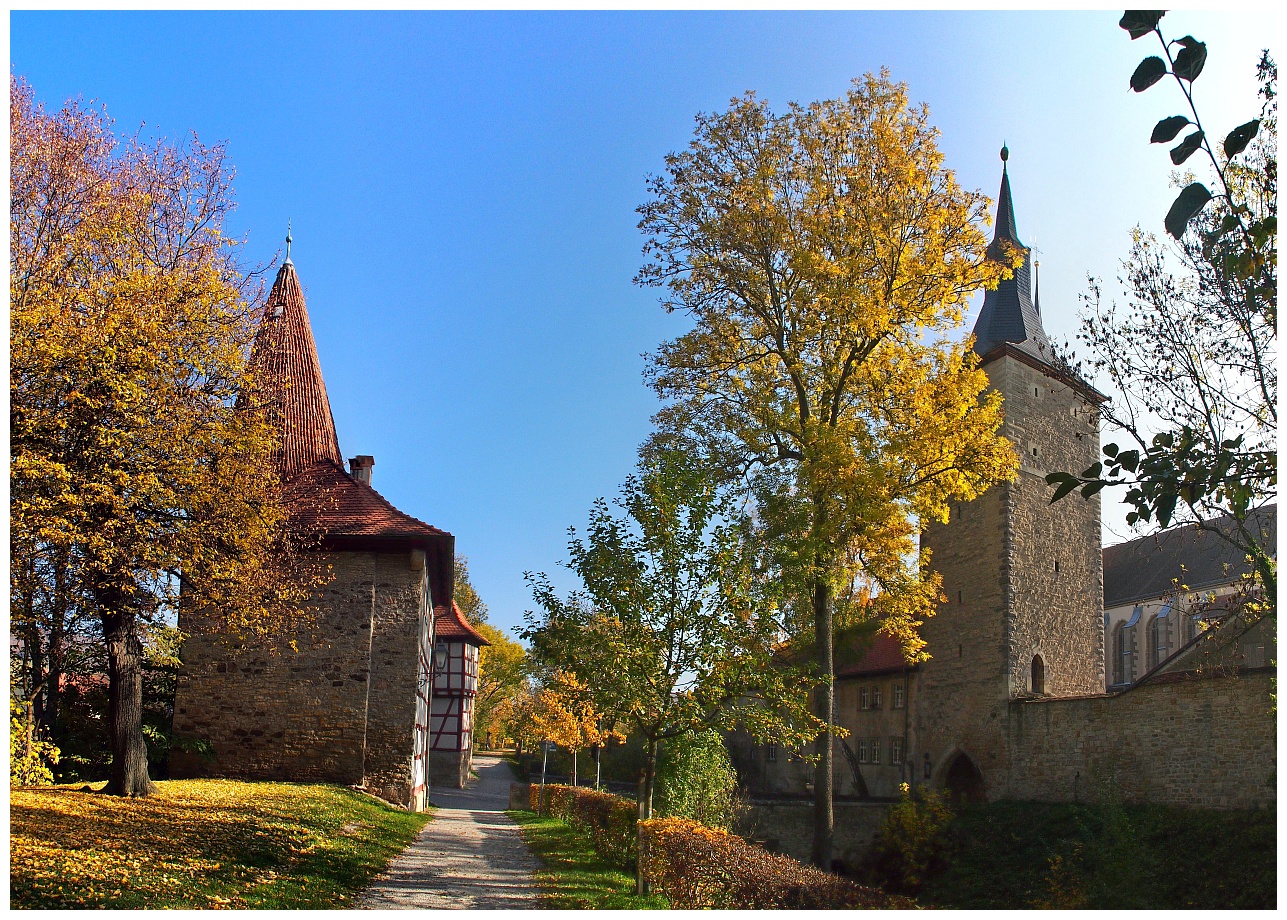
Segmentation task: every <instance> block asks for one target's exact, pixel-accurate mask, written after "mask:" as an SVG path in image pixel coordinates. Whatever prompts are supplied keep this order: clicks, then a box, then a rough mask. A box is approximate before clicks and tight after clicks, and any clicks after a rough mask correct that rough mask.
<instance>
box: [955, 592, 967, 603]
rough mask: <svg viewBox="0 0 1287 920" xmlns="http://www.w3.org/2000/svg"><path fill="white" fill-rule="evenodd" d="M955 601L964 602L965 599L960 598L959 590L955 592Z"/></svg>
mask: <svg viewBox="0 0 1287 920" xmlns="http://www.w3.org/2000/svg"><path fill="white" fill-rule="evenodd" d="M956 602H957V603H958V604H963V603H965V601H963V600H961V592H960V591H957V592H956Z"/></svg>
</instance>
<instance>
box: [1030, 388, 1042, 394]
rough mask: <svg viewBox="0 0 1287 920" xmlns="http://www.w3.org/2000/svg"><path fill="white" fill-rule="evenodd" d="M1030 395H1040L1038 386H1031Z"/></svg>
mask: <svg viewBox="0 0 1287 920" xmlns="http://www.w3.org/2000/svg"><path fill="white" fill-rule="evenodd" d="M1032 395H1033V396H1040V395H1041V390H1040V389H1039V388H1038V387H1033V388H1032Z"/></svg>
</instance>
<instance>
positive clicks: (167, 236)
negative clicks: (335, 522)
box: [9, 79, 320, 796]
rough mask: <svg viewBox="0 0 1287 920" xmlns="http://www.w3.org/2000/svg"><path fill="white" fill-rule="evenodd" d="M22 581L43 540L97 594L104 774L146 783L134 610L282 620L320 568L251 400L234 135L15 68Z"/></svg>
mask: <svg viewBox="0 0 1287 920" xmlns="http://www.w3.org/2000/svg"><path fill="white" fill-rule="evenodd" d="M10 98H11V107H10V138H11V140H10V143H11V146H10V175H11V198H10V258H11V268H10V276H9V296H10V305H11V319H10V323H11V325H10V348H11V351H10V358H11V365H10V373H11V378H10V423H11V438H12V440H11V456H12V460H11V466H10V477H11V479H10V485H11V506H10V514H11V527H12V529H11V541H12V542H11V547H12V552H13V556H14V559H15V565H14V567H13V571H14V575H13V577H12V581H11V593H21V592H22V591H24V590H27V589H28V587H29V583H30V581H31V579H30V578H29V577H27V576H29V575H30V574H31V573H32V572H35V571H38V570H39V566H37V565H36V562H37V561H38V560H42V559H43V560H51V559H53V560H57V564H58V568H59V571H60V572H62V577H63V580H64V586H63V590H64V591H66V592H69V593H72V594H74V595H75V596H76V598H77V603H79V604H82V605H83V606H85V607H86V608H89V609H92V610H93V611H95V612H96V614H97V616H98V618H99V620H100V621H101V627H102V633H103V639H104V643H105V647H106V651H107V671H108V680H109V712H108V719H107V721H108V723H109V736H110V738H111V748H112V768H111V776H110V779H109V782H108V786H107V791H109V792H112V793H115V794H118V795H131V796H136V795H147V794H148V793H150V792H151V791H152V789H153V787H152V783H151V781H150V779H149V777H148V769H147V753H146V748H145V746H144V741H143V734H142V723H141V717H142V673H141V667H140V666H141V657H142V641H141V633H142V627H143V625H144V624H145V623H147V622H149V621H158V620H162V619H164V618H166V617H167V616H168V615H171V614H172V613H173V611H174V609H175V607H176V604H177V603H178V598H179V593H180V590H181V591H182V594H183V600H184V603H191V604H194V605H198V606H202V607H208V608H210V609H212V610H216V611H218V612H219V614H220V615H222V616H223V617H225V618H226V620H227V623H228V626H229V627H230V628H231V629H232V630H234V631H251V632H258V633H262V634H266V635H273V634H278V633H279V629H280V625H281V621H282V618H283V617H287V616H291V615H293V614H294V613H295V612H296V611H298V609H299V607H300V605H301V604H302V603H303V600H304V598H305V597H307V595H308V593H309V590H310V585H311V583H314V582H315V580H316V578H320V573H315V574H314V575H309V574H308V573H307V572H306V571H305V569H304V567H303V566H302V563H300V562H299V560H300V558H301V557H300V556H299V555H298V554H296V553H294V552H292V548H293V547H292V540H291V539H290V538H289V536H288V534H287V533H286V531H285V528H284V526H283V524H284V522H285V520H286V512H285V509H284V508H283V506H282V504H281V502H280V500H279V496H278V487H277V482H276V480H275V477H274V475H273V473H272V467H271V464H270V461H269V457H270V454H271V451H272V449H273V447H274V445H275V443H276V434H275V432H274V431H273V429H272V428H271V427H270V425H269V424H268V422H267V420H266V419H265V418H264V417H263V415H262V414H261V413H258V412H255V411H248V410H247V411H239V410H238V409H237V407H236V401H237V398H238V394H239V393H240V392H241V391H242V390H243V388H244V387H245V385H246V384H247V380H246V379H245V376H244V375H245V367H246V358H247V354H248V350H249V345H250V342H251V338H252V334H253V331H254V324H253V311H252V308H251V305H250V303H249V301H250V300H251V299H252V298H250V297H249V296H248V295H249V294H250V290H249V288H248V284H249V283H250V282H249V280H248V278H247V276H246V274H245V273H244V272H243V271H242V270H241V267H240V265H239V263H238V253H239V244H238V243H237V242H236V241H235V240H232V239H230V238H229V237H228V236H227V235H226V234H225V232H224V224H225V220H226V218H227V215H228V213H229V212H230V211H231V209H232V206H233V204H232V193H231V185H230V181H231V173H230V170H229V169H228V167H227V164H226V162H225V160H224V151H223V149H222V147H205V146H203V145H201V144H200V143H199V142H198V141H197V140H196V139H195V138H193V139H191V140H190V141H189V142H188V143H186V144H185V145H181V146H176V145H171V144H167V143H164V142H161V143H154V144H147V143H144V142H143V141H141V140H139V139H138V138H135V139H132V140H128V141H125V142H118V141H117V140H116V139H115V138H114V137H113V136H112V133H111V130H110V123H109V122H108V121H107V119H106V117H105V116H104V115H103V114H102V113H101V112H100V111H94V110H89V109H86V108H83V107H82V106H80V105H79V104H78V103H75V102H69V103H68V104H67V105H66V106H65V107H64V108H63V109H61V110H60V111H58V112H55V113H52V114H51V113H48V112H46V111H45V110H44V108H43V107H42V106H41V105H39V104H37V103H36V101H35V98H34V94H33V93H32V90H31V88H30V87H29V86H27V85H26V84H25V83H24V82H22V81H21V80H18V79H13V80H12V81H11V86H10Z"/></svg>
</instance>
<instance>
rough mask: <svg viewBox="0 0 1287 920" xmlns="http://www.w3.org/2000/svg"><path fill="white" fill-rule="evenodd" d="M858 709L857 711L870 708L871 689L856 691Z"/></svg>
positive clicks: (864, 688)
mask: <svg viewBox="0 0 1287 920" xmlns="http://www.w3.org/2000/svg"><path fill="white" fill-rule="evenodd" d="M858 708H859V709H870V708H871V688H870V687H863V688H862V689H861V690H859V691H858Z"/></svg>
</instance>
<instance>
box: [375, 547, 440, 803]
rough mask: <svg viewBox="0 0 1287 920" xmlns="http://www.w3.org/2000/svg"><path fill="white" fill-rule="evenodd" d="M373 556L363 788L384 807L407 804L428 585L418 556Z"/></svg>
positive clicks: (408, 801)
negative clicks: (382, 801) (385, 802)
mask: <svg viewBox="0 0 1287 920" xmlns="http://www.w3.org/2000/svg"><path fill="white" fill-rule="evenodd" d="M373 556H374V562H375V565H374V573H373V574H374V582H375V585H374V587H375V603H374V617H373V626H372V631H371V689H370V693H369V695H368V698H367V710H366V713H367V714H366V759H365V764H364V767H363V774H364V776H365V781H366V786H367V788H368V789H371V790H372V791H374V792H376V793H378V794H379V795H380V796H382V797H383V798H385V799H387V800H389V801H390V802H397V803H398V804H399V805H404V806H405V805H408V804H410V801H411V759H412V754H413V750H412V747H413V736H414V733H415V721H416V684H417V681H418V679H419V664H420V626H421V618H422V617H427V616H428V615H429V605H428V603H427V601H428V599H429V597H428V591H429V585H428V580H427V577H426V574H425V565H424V556H423V554H420V553H409V552H408V553H377V554H373Z"/></svg>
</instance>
